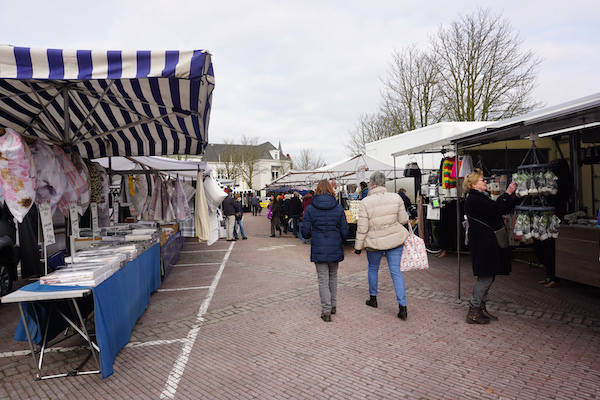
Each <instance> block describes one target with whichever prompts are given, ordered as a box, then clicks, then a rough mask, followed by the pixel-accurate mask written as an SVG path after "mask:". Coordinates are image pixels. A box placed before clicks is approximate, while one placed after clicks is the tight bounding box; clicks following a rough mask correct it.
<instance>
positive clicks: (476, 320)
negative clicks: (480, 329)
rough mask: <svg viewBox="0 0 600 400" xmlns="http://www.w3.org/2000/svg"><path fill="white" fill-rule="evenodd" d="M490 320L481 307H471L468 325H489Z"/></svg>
mask: <svg viewBox="0 0 600 400" xmlns="http://www.w3.org/2000/svg"><path fill="white" fill-rule="evenodd" d="M489 323H490V319H489V318H488V317H486V316H485V315H483V313H482V312H481V307H477V308H474V307H469V313H468V314H467V324H489Z"/></svg>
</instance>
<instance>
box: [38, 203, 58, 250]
mask: <svg viewBox="0 0 600 400" xmlns="http://www.w3.org/2000/svg"><path fill="white" fill-rule="evenodd" d="M38 209H39V210H40V219H41V220H42V233H43V235H44V244H45V245H46V246H48V245H50V244H54V243H56V240H55V238H54V224H53V223H52V207H50V203H42V204H40V205H38Z"/></svg>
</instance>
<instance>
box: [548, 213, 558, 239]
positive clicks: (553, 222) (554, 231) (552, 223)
mask: <svg viewBox="0 0 600 400" xmlns="http://www.w3.org/2000/svg"><path fill="white" fill-rule="evenodd" d="M559 229H560V218H558V217H557V216H556V215H553V216H552V217H550V220H549V222H548V235H549V236H550V237H551V238H554V239H558V230H559Z"/></svg>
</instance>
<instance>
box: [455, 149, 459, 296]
mask: <svg viewBox="0 0 600 400" xmlns="http://www.w3.org/2000/svg"><path fill="white" fill-rule="evenodd" d="M454 152H455V155H454V157H455V160H454V163H455V165H456V183H457V185H456V195H457V196H456V254H457V258H456V259H457V268H458V299H459V300H460V188H459V187H458V175H459V168H458V144H455V145H454Z"/></svg>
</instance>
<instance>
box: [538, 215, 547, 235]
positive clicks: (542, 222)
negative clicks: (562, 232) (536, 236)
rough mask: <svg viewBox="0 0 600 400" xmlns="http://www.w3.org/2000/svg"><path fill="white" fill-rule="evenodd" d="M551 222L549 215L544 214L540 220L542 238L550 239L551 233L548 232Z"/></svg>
mask: <svg viewBox="0 0 600 400" xmlns="http://www.w3.org/2000/svg"><path fill="white" fill-rule="evenodd" d="M549 223H550V217H549V216H548V215H542V216H541V217H540V222H539V233H540V240H548V239H550V234H549V233H548V225H549Z"/></svg>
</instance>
